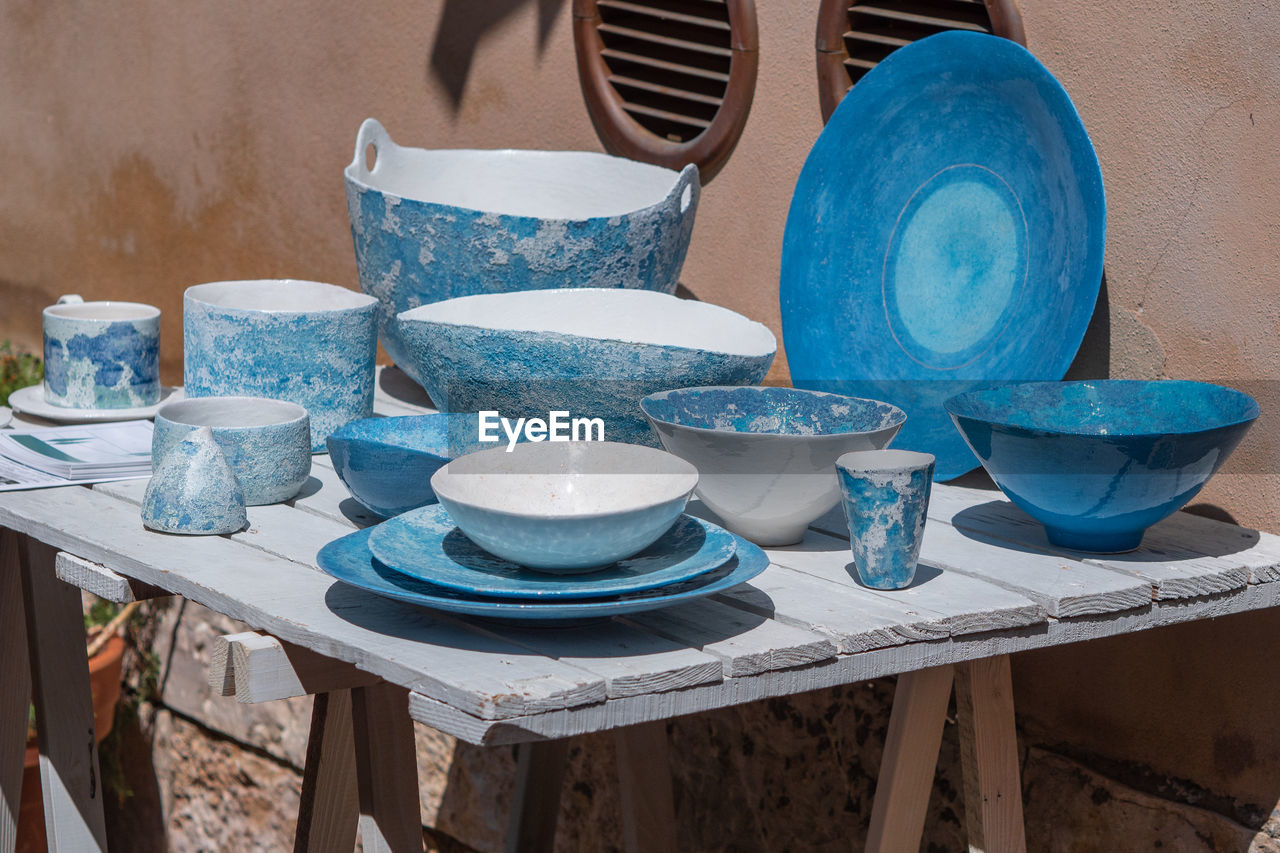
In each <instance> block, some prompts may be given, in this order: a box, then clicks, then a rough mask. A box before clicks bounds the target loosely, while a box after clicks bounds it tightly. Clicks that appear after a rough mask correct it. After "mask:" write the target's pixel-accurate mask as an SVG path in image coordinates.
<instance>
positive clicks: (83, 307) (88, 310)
mask: <svg viewBox="0 0 1280 853" xmlns="http://www.w3.org/2000/svg"><path fill="white" fill-rule="evenodd" d="M95 311H97V312H105V316H102V315H101V314H100V315H99V316H93V312H95ZM86 314H87V315H89V316H84V315H86ZM44 316H46V317H57V318H58V319H59V320H75V321H77V322H81V323H119V322H121V321H129V320H152V319H155V318H156V317H159V316H160V309H159V308H157V307H156V306H154V305H148V304H146V303H145V302H117V301H115V300H112V299H104V300H99V301H97V302H60V303H58V304H57V305H50V306H49V307H48V308H46V309H44Z"/></svg>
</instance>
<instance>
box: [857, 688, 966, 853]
mask: <svg viewBox="0 0 1280 853" xmlns="http://www.w3.org/2000/svg"><path fill="white" fill-rule="evenodd" d="M951 677H952V667H950V666H935V667H930V668H929V669H922V670H918V671H916V672H908V673H904V674H903V675H901V676H899V678H898V685H897V687H896V689H895V690H894V692H893V709H892V710H891V711H890V713H889V731H888V733H887V734H886V735H885V742H884V756H883V758H881V760H880V772H879V774H878V775H877V777H876V792H875V799H874V801H873V802H872V805H871V828H870V829H869V830H868V832H867V845H866V850H867V851H868V853H892V851H898V850H912V851H914V850H919V849H920V837H921V835H923V833H924V820H925V815H926V813H927V812H928V810H929V794H930V792H932V791H933V776H934V772H935V771H936V769H937V766H938V749H939V747H941V745H942V727H943V723H945V722H946V719H947V704H948V702H949V701H950V699H951Z"/></svg>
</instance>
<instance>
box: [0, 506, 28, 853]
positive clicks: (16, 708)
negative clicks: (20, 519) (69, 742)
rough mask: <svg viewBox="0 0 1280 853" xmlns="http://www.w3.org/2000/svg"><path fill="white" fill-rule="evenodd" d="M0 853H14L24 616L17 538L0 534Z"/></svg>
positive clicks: (23, 717) (23, 705)
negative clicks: (0, 651) (1, 651)
mask: <svg viewBox="0 0 1280 853" xmlns="http://www.w3.org/2000/svg"><path fill="white" fill-rule="evenodd" d="M0 649H2V650H3V653H0V685H2V686H3V687H2V689H0V853H13V849H14V845H15V844H16V843H17V838H18V805H19V803H20V802H21V800H22V796H21V795H22V764H23V760H24V758H25V755H26V751H27V703H28V702H29V701H30V698H31V676H30V669H29V668H28V663H27V617H26V615H25V614H24V613H23V607H22V575H21V569H20V567H19V565H18V534H16V533H12V532H10V531H8V530H0Z"/></svg>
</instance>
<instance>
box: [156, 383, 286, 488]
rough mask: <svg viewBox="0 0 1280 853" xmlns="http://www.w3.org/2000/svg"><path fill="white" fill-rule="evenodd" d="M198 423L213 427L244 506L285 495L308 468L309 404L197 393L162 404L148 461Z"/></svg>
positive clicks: (166, 452)
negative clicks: (205, 395)
mask: <svg viewBox="0 0 1280 853" xmlns="http://www.w3.org/2000/svg"><path fill="white" fill-rule="evenodd" d="M202 428H209V429H211V430H212V433H213V439H214V441H216V442H217V443H218V446H219V447H220V448H221V449H222V453H223V455H224V456H225V457H226V459H227V464H228V465H230V466H231V470H232V471H233V472H234V473H235V475H236V479H237V480H238V481H239V483H240V488H241V490H242V491H243V493H244V502H245V505H246V506H259V505H262V504H273V503H279V502H280V501H285V500H288V499H289V498H291V497H293V496H294V495H296V494H297V493H298V492H299V490H301V489H302V487H303V485H304V484H305V483H306V482H307V478H308V477H309V476H310V474H311V427H310V421H309V419H308V418H307V410H306V409H304V408H302V407H301V406H299V405H297V404H296V403H287V402H285V401H283V400H268V399H266V398H264V397H199V398H195V399H189V400H178V401H176V402H173V403H167V404H165V405H164V406H161V407H160V411H158V412H157V413H156V426H155V430H154V431H153V432H152V433H151V461H152V464H153V465H158V464H160V462H162V461H163V460H164V459H165V457H167V456H168V455H169V453H170V452H171V451H172V450H173V448H174V446H175V445H177V444H178V443H180V442H182V441H184V440H185V439H186V438H187V437H188V436H189V435H191V434H192V433H193V432H196V431H197V430H200V429H202Z"/></svg>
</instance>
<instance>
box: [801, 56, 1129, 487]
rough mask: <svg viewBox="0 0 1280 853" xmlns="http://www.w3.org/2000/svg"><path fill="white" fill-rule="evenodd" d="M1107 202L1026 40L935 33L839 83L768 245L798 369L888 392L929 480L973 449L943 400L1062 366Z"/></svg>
mask: <svg viewBox="0 0 1280 853" xmlns="http://www.w3.org/2000/svg"><path fill="white" fill-rule="evenodd" d="M1105 230H1106V200H1105V198H1104V195H1103V188H1102V172H1101V170H1100V169H1099V168H1098V158H1097V156H1096V155H1095V154H1094V150H1093V146H1092V145H1091V144H1090V142H1089V137H1088V134H1086V132H1085V129H1084V125H1083V124H1082V123H1081V121H1080V116H1079V115H1078V114H1077V113H1076V110H1075V107H1074V106H1072V104H1071V100H1070V98H1068V97H1067V93H1066V92H1065V91H1064V90H1063V88H1062V86H1061V85H1059V83H1058V81H1057V80H1055V79H1054V78H1053V76H1052V75H1051V74H1050V73H1049V72H1048V70H1047V69H1046V68H1045V67H1044V66H1043V65H1041V64H1040V63H1039V62H1038V61H1037V60H1036V58H1035V57H1034V56H1032V55H1031V54H1030V53H1028V52H1027V51H1026V49H1025V48H1022V47H1020V46H1019V45H1017V44H1015V43H1013V42H1011V41H1009V40H1008V39H1002V38H997V37H995V36H988V35H983V34H980V33H965V32H947V33H941V34H938V35H935V36H930V37H929V38H926V39H922V40H920V41H918V42H915V43H913V44H910V45H907V46H906V47H902V48H900V49H898V50H895V51H894V52H893V53H891V54H890V55H889V57H888V58H887V59H885V60H884V61H883V62H881V63H880V64H878V65H877V66H876V67H875V68H874V69H873V70H872V71H870V72H869V73H868V74H867V75H866V76H864V77H863V78H862V79H861V80H860V81H859V82H858V85H856V86H854V87H853V89H852V90H850V92H849V94H848V95H846V96H845V98H844V100H843V101H842V102H841V104H840V106H839V108H837V109H836V111H835V113H834V114H833V115H832V116H831V120H830V121H829V122H828V123H827V126H826V128H825V129H824V130H823V131H822V134H821V135H820V136H819V137H818V141H817V142H816V143H815V144H814V146H813V150H812V151H811V152H810V154H809V158H808V160H806V161H805V165H804V169H803V171H802V172H801V173H800V179H799V181H798V182H797V184H796V191H795V196H794V197H793V198H792V202H791V210H790V213H789V214H788V216H787V227H786V232H785V235H784V238H783V246H782V276H781V293H780V297H781V303H782V333H783V339H784V343H785V346H786V352H787V359H788V363H789V364H790V368H791V378H792V382H793V383H794V384H795V385H797V386H799V387H804V388H815V389H818V390H823V391H834V392H836V393H840V394H848V395H851V396H855V397H869V398H871V399H876V400H885V401H887V402H890V403H893V404H894V405H896V406H898V407H899V408H901V409H904V410H905V411H906V412H907V422H906V425H905V426H904V427H903V428H902V432H901V433H900V434H899V435H898V438H897V440H896V441H895V443H894V447H899V448H908V449H911V450H922V451H927V452H929V453H933V454H934V455H935V456H936V457H937V459H938V463H937V468H936V474H935V476H936V478H937V479H940V480H946V479H950V478H952V477H956V476H958V475H960V474H963V473H964V472H965V471H968V470H971V469H972V468H973V467H975V465H976V464H977V462H976V460H975V459H974V457H973V454H972V453H970V452H969V449H968V448H967V447H966V446H965V443H964V441H963V440H962V439H961V438H960V436H959V434H957V432H956V430H955V429H954V428H953V427H952V425H951V422H950V419H949V418H948V417H947V414H946V412H945V411H944V410H943V408H942V402H943V401H944V400H945V399H947V398H948V397H950V396H952V395H953V394H957V393H961V392H963V391H968V390H972V389H974V388H977V387H984V386H989V385H992V384H999V383H1000V382H1005V381H1010V380H1028V379H1061V378H1062V377H1063V376H1064V375H1065V374H1066V371H1067V368H1068V367H1069V366H1070V364H1071V360H1072V359H1073V358H1074V356H1075V353H1076V350H1077V349H1078V348H1079V346H1080V341H1081V340H1082V339H1083V337H1084V333H1085V329H1086V327H1087V326H1088V324H1089V320H1090V318H1091V316H1092V314H1093V308H1094V304H1095V302H1096V301H1097V297H1098V288H1099V285H1100V283H1101V280H1102V259H1103V243H1104V236H1105Z"/></svg>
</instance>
